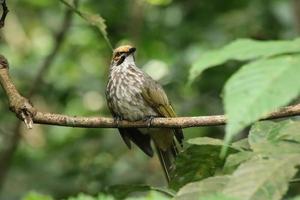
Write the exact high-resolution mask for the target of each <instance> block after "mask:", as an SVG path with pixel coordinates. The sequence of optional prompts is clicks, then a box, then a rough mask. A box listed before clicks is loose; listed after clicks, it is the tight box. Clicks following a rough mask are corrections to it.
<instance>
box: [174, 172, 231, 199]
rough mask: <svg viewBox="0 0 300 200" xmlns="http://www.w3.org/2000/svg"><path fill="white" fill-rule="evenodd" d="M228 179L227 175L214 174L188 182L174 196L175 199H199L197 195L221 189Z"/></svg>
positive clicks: (212, 192) (203, 195)
mask: <svg viewBox="0 0 300 200" xmlns="http://www.w3.org/2000/svg"><path fill="white" fill-rule="evenodd" d="M228 181H229V176H215V177H210V178H207V179H204V180H202V181H197V182H193V183H189V184H187V185H185V186H184V187H182V188H181V189H180V190H179V191H178V193H177V194H176V196H175V200H186V199H188V200H199V197H203V198H204V197H205V196H207V195H211V194H215V193H217V192H220V191H222V190H223V188H224V187H225V185H226V184H227V183H228Z"/></svg>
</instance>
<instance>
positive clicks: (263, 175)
mask: <svg viewBox="0 0 300 200" xmlns="http://www.w3.org/2000/svg"><path fill="white" fill-rule="evenodd" d="M299 164H300V154H295V155H285V156H277V157H275V156H274V157H271V158H267V157H261V158H255V159H252V160H249V161H247V162H245V163H243V164H241V165H240V166H239V167H238V169H237V170H236V171H235V172H234V173H233V175H232V176H231V178H230V181H229V182H228V184H227V185H226V187H225V188H224V190H223V192H222V193H223V194H225V195H230V196H232V197H236V198H237V199H243V200H260V199H264V200H279V199H281V198H282V196H283V195H284V194H285V192H286V191H287V189H288V184H289V181H290V180H291V179H292V178H293V176H294V175H295V174H296V172H297V169H296V166H297V165H299Z"/></svg>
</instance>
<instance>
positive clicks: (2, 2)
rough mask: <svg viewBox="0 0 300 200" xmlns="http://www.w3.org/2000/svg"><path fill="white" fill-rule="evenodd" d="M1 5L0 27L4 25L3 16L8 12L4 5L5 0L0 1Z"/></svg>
mask: <svg viewBox="0 0 300 200" xmlns="http://www.w3.org/2000/svg"><path fill="white" fill-rule="evenodd" d="M0 3H1V6H2V16H1V18H0V29H1V28H3V27H4V24H5V18H6V15H7V13H8V12H9V10H8V8H7V6H6V0H2V1H0Z"/></svg>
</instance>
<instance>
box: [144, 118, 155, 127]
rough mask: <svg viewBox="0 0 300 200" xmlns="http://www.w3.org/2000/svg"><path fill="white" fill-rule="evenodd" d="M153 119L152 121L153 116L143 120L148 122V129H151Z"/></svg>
mask: <svg viewBox="0 0 300 200" xmlns="http://www.w3.org/2000/svg"><path fill="white" fill-rule="evenodd" d="M153 119H154V116H147V117H146V118H145V121H147V122H148V123H147V126H148V128H150V127H151V125H152V120H153Z"/></svg>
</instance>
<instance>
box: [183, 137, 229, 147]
mask: <svg viewBox="0 0 300 200" xmlns="http://www.w3.org/2000/svg"><path fill="white" fill-rule="evenodd" d="M187 143H189V144H195V145H217V146H222V145H223V140H220V139H215V138H210V137H197V138H192V139H189V140H188V141H187Z"/></svg>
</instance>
